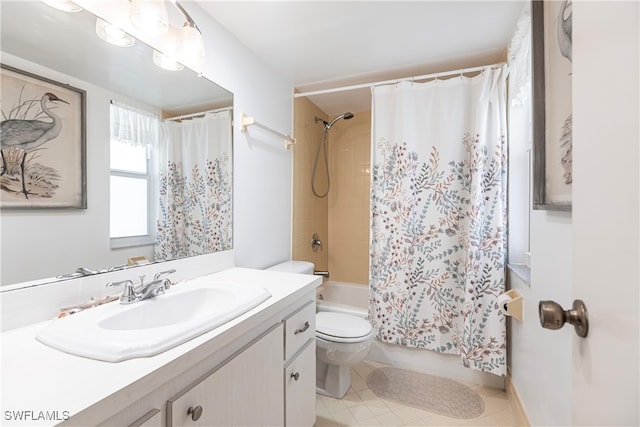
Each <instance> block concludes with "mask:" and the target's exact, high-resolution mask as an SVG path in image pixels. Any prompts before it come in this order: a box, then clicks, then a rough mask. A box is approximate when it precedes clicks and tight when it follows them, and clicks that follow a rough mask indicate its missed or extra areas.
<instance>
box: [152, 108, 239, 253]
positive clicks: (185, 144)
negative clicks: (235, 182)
mask: <svg viewBox="0 0 640 427" xmlns="http://www.w3.org/2000/svg"><path fill="white" fill-rule="evenodd" d="M229 141H231V112H230V111H228V110H225V111H219V112H215V113H207V114H206V115H205V116H204V117H202V118H194V119H190V120H183V121H181V122H175V121H165V122H164V123H163V124H162V137H161V138H160V144H159V155H158V158H159V169H160V174H159V175H160V181H159V184H158V185H159V193H160V194H159V196H160V198H159V205H158V224H157V225H158V227H157V241H156V250H155V258H156V260H157V261H162V260H168V259H175V258H183V257H188V256H195V255H202V254H207V253H211V252H216V251H221V250H227V249H231V240H232V234H231V233H232V228H231V215H232V211H231V182H232V180H231V153H230V150H231V144H230V142H229Z"/></svg>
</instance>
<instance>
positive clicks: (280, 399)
mask: <svg viewBox="0 0 640 427" xmlns="http://www.w3.org/2000/svg"><path fill="white" fill-rule="evenodd" d="M282 341H283V326H282V325H281V324H280V325H279V326H278V327H276V328H274V329H272V330H271V332H269V333H267V334H266V335H264V336H263V337H262V338H261V339H259V340H258V341H256V342H254V343H253V344H251V345H250V346H249V347H247V348H246V349H244V350H243V351H241V352H239V353H238V354H237V355H235V357H233V358H232V359H231V360H229V361H228V362H226V363H224V364H223V365H221V366H220V367H218V368H216V369H214V370H212V371H210V372H209V373H208V374H207V375H204V376H203V377H202V378H200V379H199V380H197V381H196V382H195V383H194V384H193V385H192V386H190V387H187V388H186V389H185V390H183V391H182V392H181V393H179V394H178V395H176V396H175V397H173V398H172V399H169V400H168V401H167V425H168V427H170V426H280V425H283V424H284V419H283V417H284V414H283V411H282V408H283V405H284V390H283V387H284V384H283V381H282V359H283V356H284V353H283V342H282Z"/></svg>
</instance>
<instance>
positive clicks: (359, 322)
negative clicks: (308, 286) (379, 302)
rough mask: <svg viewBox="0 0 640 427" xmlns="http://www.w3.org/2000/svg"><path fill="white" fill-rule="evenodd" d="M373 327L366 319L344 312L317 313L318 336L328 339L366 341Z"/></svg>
mask: <svg viewBox="0 0 640 427" xmlns="http://www.w3.org/2000/svg"><path fill="white" fill-rule="evenodd" d="M372 333H373V328H372V327H371V324H370V323H369V322H367V321H366V320H364V319H362V318H360V317H356V316H352V315H349V314H344V313H332V312H320V313H317V314H316V336H317V337H319V338H322V339H325V340H327V341H332V342H340V343H352V342H361V341H366V340H367V339H369V338H370V337H371V335H372Z"/></svg>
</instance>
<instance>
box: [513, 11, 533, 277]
mask: <svg viewBox="0 0 640 427" xmlns="http://www.w3.org/2000/svg"><path fill="white" fill-rule="evenodd" d="M508 98H509V103H508V120H509V126H508V128H509V177H508V180H509V194H508V200H509V202H508V203H509V219H508V223H509V230H508V240H509V242H508V247H509V257H508V263H509V266H510V267H511V270H512V271H514V272H515V273H516V275H518V276H520V278H522V279H523V280H524V281H525V283H528V282H529V271H530V267H531V264H530V255H529V254H530V222H531V208H532V207H531V167H532V158H531V140H532V111H533V110H532V102H533V101H532V92H531V17H530V5H529V4H526V5H525V9H524V10H523V13H522V15H521V17H520V19H519V21H518V25H517V29H516V32H515V34H514V36H513V38H512V41H511V43H510V46H509V91H508Z"/></svg>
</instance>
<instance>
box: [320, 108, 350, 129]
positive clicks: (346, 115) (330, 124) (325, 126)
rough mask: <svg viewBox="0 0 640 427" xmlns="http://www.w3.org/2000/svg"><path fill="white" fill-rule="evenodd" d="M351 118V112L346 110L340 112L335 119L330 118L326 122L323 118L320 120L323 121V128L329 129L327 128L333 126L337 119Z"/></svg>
mask: <svg viewBox="0 0 640 427" xmlns="http://www.w3.org/2000/svg"><path fill="white" fill-rule="evenodd" d="M352 118H353V113H350V112H346V113H344V114H340V115H339V116H337V117H336V118H335V119H333V120H331V123H327V122H326V121H325V120H323V121H322V122H323V123H324V129H325V130H329V129H331V126H333V125H334V124H335V123H336V122H337V121H338V120H340V119H345V120H349V119H352Z"/></svg>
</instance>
